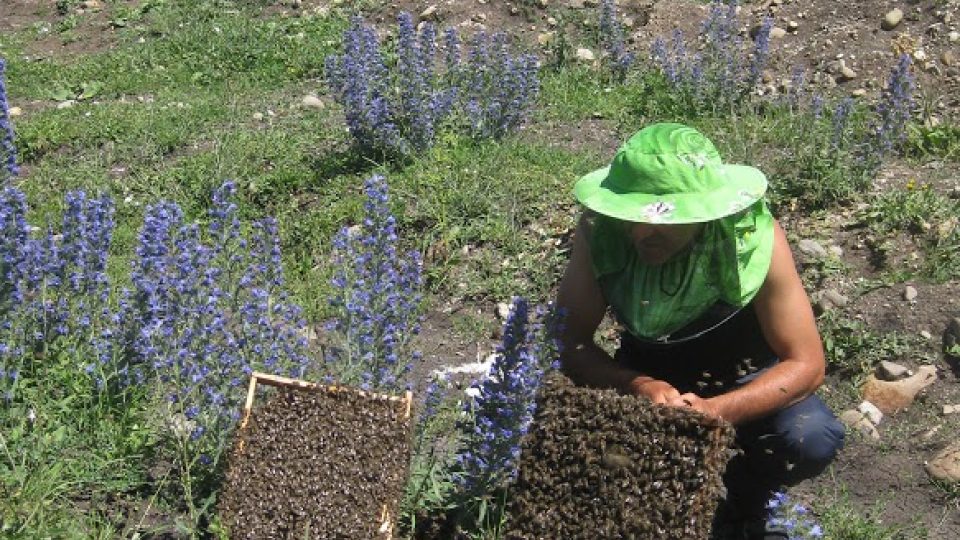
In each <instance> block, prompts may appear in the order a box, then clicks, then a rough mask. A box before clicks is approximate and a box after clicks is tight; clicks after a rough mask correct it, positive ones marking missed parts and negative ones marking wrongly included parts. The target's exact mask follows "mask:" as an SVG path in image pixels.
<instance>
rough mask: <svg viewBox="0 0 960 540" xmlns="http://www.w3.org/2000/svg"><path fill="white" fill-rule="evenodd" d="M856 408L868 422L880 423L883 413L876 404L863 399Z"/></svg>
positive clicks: (876, 424)
mask: <svg viewBox="0 0 960 540" xmlns="http://www.w3.org/2000/svg"><path fill="white" fill-rule="evenodd" d="M857 410H858V411H860V412H861V413H863V415H864V416H866V417H867V419H868V420H870V422H872V423H873V425H875V426H879V425H880V421H881V420H883V413H882V412H881V411H880V409H878V408H877V406H876V405H874V404H873V403H870V402H869V401H863V402H861V403H860V405H857Z"/></svg>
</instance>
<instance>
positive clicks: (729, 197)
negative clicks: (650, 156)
mask: <svg viewBox="0 0 960 540" xmlns="http://www.w3.org/2000/svg"><path fill="white" fill-rule="evenodd" d="M720 167H722V170H721V171H720V173H721V174H723V175H724V176H726V180H725V181H724V185H723V187H722V188H720V189H716V190H713V191H708V192H701V193H676V194H666V195H651V194H647V193H618V192H616V191H614V190H612V189H610V188H609V187H608V186H607V185H605V184H604V180H606V178H607V175H608V174H609V172H610V167H604V168H602V169H597V170H596V171H593V172H591V173H589V174H587V175H585V176H583V177H581V178H580V180H578V181H577V183H576V185H575V186H574V188H573V191H574V196H575V197H576V198H577V200H578V201H580V203H581V204H583V205H584V206H586V207H587V208H589V209H591V210H593V211H594V212H598V213H600V214H603V215H606V216H610V217H612V218H616V219H620V220H623V221H633V222H637V223H663V224H683V223H703V222H706V221H713V220H716V219H720V218H722V217H726V216H729V215H731V214H735V213H737V212H739V211H741V210H743V209H745V208H748V207H749V206H750V205H752V204H753V203H755V202H757V201H758V200H759V199H761V198H762V197H763V195H764V193H766V191H767V177H766V175H764V174H763V172H762V171H760V170H759V169H756V168H754V167H750V166H747V165H726V164H725V165H721V166H720Z"/></svg>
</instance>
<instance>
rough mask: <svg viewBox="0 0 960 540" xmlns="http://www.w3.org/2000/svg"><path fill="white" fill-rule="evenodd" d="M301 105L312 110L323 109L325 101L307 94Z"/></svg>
mask: <svg viewBox="0 0 960 540" xmlns="http://www.w3.org/2000/svg"><path fill="white" fill-rule="evenodd" d="M300 104H302V105H303V106H304V107H309V108H311V109H322V108H324V107H325V105H324V104H323V101H321V100H320V98H318V97H317V96H315V95H313V94H307V95H306V96H303V99H302V100H300Z"/></svg>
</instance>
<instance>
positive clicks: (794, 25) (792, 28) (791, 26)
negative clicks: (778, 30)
mask: <svg viewBox="0 0 960 540" xmlns="http://www.w3.org/2000/svg"><path fill="white" fill-rule="evenodd" d="M799 29H800V23H798V22H797V21H790V22H788V23H787V32H790V33H791V34H793V33H796V31H797V30H799Z"/></svg>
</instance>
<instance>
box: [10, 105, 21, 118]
mask: <svg viewBox="0 0 960 540" xmlns="http://www.w3.org/2000/svg"><path fill="white" fill-rule="evenodd" d="M7 114H9V115H10V117H11V118H12V117H14V116H20V115H21V114H23V109H21V108H20V107H10V110H8V111H7Z"/></svg>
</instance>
